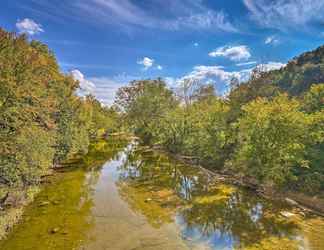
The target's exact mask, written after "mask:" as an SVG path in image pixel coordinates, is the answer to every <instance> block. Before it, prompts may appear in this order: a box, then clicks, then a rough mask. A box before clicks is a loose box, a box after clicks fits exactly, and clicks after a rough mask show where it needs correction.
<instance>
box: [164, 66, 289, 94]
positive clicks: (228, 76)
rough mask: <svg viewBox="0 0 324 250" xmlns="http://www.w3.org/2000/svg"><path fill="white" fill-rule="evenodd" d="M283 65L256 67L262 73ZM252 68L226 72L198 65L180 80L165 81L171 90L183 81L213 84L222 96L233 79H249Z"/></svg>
mask: <svg viewBox="0 0 324 250" xmlns="http://www.w3.org/2000/svg"><path fill="white" fill-rule="evenodd" d="M285 65H286V64H283V63H280V62H268V63H265V64H262V65H258V66H256V67H259V68H260V70H262V71H270V70H275V69H280V68H282V67H284V66H285ZM254 68H255V67H251V68H248V69H243V70H240V71H226V70H225V68H224V67H222V66H205V65H200V66H195V67H194V68H193V71H191V72H190V73H189V74H187V75H185V76H183V77H181V78H178V79H174V78H171V77H168V78H166V79H165V80H166V82H167V83H168V86H171V87H172V88H177V86H178V85H179V84H180V83H181V82H183V81H184V80H193V81H198V82H200V83H201V84H207V83H212V84H214V87H215V89H216V91H217V93H219V94H222V95H224V94H226V93H227V91H228V90H229V84H230V82H231V80H232V79H233V78H236V79H237V80H239V82H245V81H247V80H248V79H249V78H250V76H251V73H252V71H253V69H254Z"/></svg>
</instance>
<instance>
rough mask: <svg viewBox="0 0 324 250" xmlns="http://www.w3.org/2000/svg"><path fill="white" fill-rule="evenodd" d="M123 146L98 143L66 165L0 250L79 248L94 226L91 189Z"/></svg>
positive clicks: (122, 144) (123, 144)
mask: <svg viewBox="0 0 324 250" xmlns="http://www.w3.org/2000/svg"><path fill="white" fill-rule="evenodd" d="M125 145H126V142H125V141H124V142H119V141H118V142H115V141H100V142H98V143H96V144H93V145H91V147H90V151H89V153H88V155H87V156H86V157H84V158H82V159H76V160H73V161H71V162H69V163H67V165H68V166H67V168H64V169H62V170H61V171H60V173H57V174H56V175H55V176H54V177H51V178H50V179H51V182H52V183H50V184H48V185H46V186H45V187H44V189H43V190H42V192H41V193H40V194H39V195H38V196H37V197H36V199H35V202H34V203H33V204H31V205H30V206H28V207H27V209H26V211H25V214H24V217H23V221H22V223H21V224H19V225H17V226H16V227H15V228H14V230H13V232H12V233H11V234H10V235H9V236H8V238H7V239H6V240H5V241H1V242H0V249H2V250H14V249H17V250H45V249H77V248H78V247H79V246H80V245H82V242H83V241H84V240H85V239H86V238H87V233H88V231H89V230H90V229H91V228H93V226H94V221H93V217H92V216H91V209H92V207H93V205H94V202H93V199H92V189H93V187H94V186H95V185H96V183H97V180H98V177H99V174H100V171H99V170H100V167H101V166H102V165H103V163H104V162H106V161H107V160H111V159H114V158H115V157H116V155H117V153H118V152H120V151H121V150H122V149H123V147H124V146H125ZM74 166H75V168H74Z"/></svg>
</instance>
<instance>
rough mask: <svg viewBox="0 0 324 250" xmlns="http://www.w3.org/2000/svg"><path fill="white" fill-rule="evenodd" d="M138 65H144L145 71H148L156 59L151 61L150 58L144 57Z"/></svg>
mask: <svg viewBox="0 0 324 250" xmlns="http://www.w3.org/2000/svg"><path fill="white" fill-rule="evenodd" d="M137 64H141V65H143V66H144V69H145V70H147V69H149V68H151V67H152V66H153V64H154V59H151V58H149V57H144V58H143V59H142V60H139V61H137Z"/></svg>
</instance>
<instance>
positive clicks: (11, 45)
mask: <svg viewBox="0 0 324 250" xmlns="http://www.w3.org/2000/svg"><path fill="white" fill-rule="evenodd" d="M77 88H78V83H77V82H76V81H74V80H73V79H72V78H71V77H70V76H67V75H64V74H62V73H61V72H60V70H59V66H58V65H57V62H56V59H55V57H54V55H53V53H52V52H51V51H50V50H49V49H48V48H47V46H46V45H44V44H41V43H40V42H37V41H32V42H29V41H28V39H27V37H26V36H24V35H22V36H17V35H15V34H12V33H7V32H5V31H3V30H1V29H0V184H2V185H7V186H17V185H18V186H19V185H34V184H37V183H38V182H39V181H40V177H41V176H42V175H44V174H46V172H47V171H48V170H49V169H50V168H51V167H52V166H53V163H54V165H56V164H59V163H61V162H62V161H64V160H65V159H67V158H68V157H72V156H73V155H75V154H79V153H85V152H87V150H88V145H89V140H90V135H91V136H92V137H95V136H93V135H96V132H97V130H98V129H104V130H105V131H106V130H108V129H111V127H110V126H116V124H115V123H114V122H112V120H115V119H116V118H117V113H116V112H115V111H108V109H107V108H105V107H102V106H101V105H100V103H98V102H97V101H95V100H94V99H93V98H90V97H89V98H80V97H78V96H77V95H76V94H75V92H76V90H77ZM93 114H94V115H93ZM99 117H100V119H99Z"/></svg>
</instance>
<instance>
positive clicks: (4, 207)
mask: <svg viewBox="0 0 324 250" xmlns="http://www.w3.org/2000/svg"><path fill="white" fill-rule="evenodd" d="M104 137H105V139H104V138H101V139H100V138H99V139H96V141H95V142H92V144H91V145H90V147H89V152H88V154H87V155H78V156H74V157H73V158H70V159H68V160H66V161H65V162H64V163H62V164H61V165H58V166H55V167H54V166H53V167H52V168H51V169H50V171H49V172H48V173H47V174H46V175H44V176H43V177H42V178H41V182H40V183H39V185H35V186H30V187H28V188H26V187H19V188H8V187H5V186H4V187H0V240H3V239H5V238H6V236H7V235H8V233H10V231H11V229H12V228H13V227H14V226H15V225H16V224H18V223H19V222H20V221H21V218H22V216H23V214H24V210H25V208H26V207H27V206H28V205H29V204H31V203H33V202H34V198H35V197H36V196H37V195H38V194H39V192H40V191H41V190H42V189H43V188H44V186H46V184H49V185H50V184H51V179H53V176H54V175H55V173H57V172H60V171H62V170H63V169H68V168H70V167H75V166H77V165H80V166H78V167H82V166H83V164H84V163H81V162H82V161H85V162H87V164H90V163H89V162H91V164H93V163H94V162H95V161H98V162H99V164H100V163H101V162H102V159H105V158H106V156H105V155H100V153H102V151H105V150H107V149H105V147H103V146H102V144H100V141H102V140H103V141H107V140H108V139H107V138H110V137H112V138H115V139H116V138H118V140H120V141H130V140H134V137H133V136H132V135H130V134H128V133H121V132H120V133H113V134H110V135H104ZM115 139H114V140H115ZM92 155H95V157H94V156H92ZM94 158H97V159H94Z"/></svg>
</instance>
